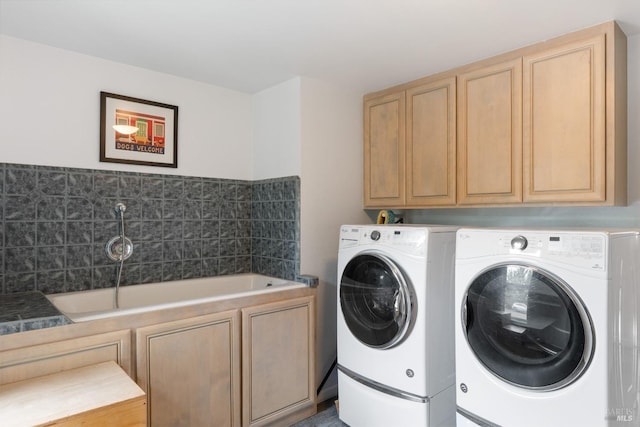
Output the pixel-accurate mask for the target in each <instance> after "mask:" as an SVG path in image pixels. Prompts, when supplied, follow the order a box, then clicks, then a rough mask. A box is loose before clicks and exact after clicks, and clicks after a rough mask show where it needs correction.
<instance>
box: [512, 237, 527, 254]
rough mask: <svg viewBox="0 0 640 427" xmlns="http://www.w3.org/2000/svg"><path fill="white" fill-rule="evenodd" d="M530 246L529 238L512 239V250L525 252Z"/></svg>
mask: <svg viewBox="0 0 640 427" xmlns="http://www.w3.org/2000/svg"><path fill="white" fill-rule="evenodd" d="M528 244H529V242H527V238H526V237H524V236H516V237H514V238H513V239H511V248H512V249H516V250H518V251H524V250H525V249H526V248H527V245H528Z"/></svg>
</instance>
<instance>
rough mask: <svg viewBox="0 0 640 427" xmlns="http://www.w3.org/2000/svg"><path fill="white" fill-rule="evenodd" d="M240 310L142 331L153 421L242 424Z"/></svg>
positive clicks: (142, 365)
mask: <svg viewBox="0 0 640 427" xmlns="http://www.w3.org/2000/svg"><path fill="white" fill-rule="evenodd" d="M239 329H240V328H239V313H238V311H237V310H233V311H227V312H222V313H216V314H211V315H206V316H200V317H195V318H191V319H185V320H178V321H173V322H167V323H161V324H157V325H153V326H148V327H143V328H139V329H137V330H136V350H137V364H138V365H137V367H138V369H137V373H138V384H139V385H140V387H141V388H142V389H143V390H144V391H145V392H146V393H147V406H148V423H149V425H150V426H153V427H158V426H239V425H240V364H239V362H240V354H239V350H240V347H239V345H240V343H239V338H238V337H239V332H240V330H239Z"/></svg>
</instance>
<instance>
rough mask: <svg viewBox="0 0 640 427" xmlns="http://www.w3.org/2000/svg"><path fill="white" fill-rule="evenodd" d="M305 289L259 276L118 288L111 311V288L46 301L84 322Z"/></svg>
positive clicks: (62, 294)
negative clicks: (116, 300) (117, 297)
mask: <svg viewBox="0 0 640 427" xmlns="http://www.w3.org/2000/svg"><path fill="white" fill-rule="evenodd" d="M306 286H307V285H305V284H304V283H299V282H292V281H288V280H283V279H276V278H273V277H268V276H263V275H260V274H236V275H230V276H216V277H205V278H199V279H187V280H176V281H171V282H161V283H150V284H142V285H130V286H121V287H120V292H119V293H120V296H119V302H120V304H119V308H115V303H114V301H115V288H106V289H94V290H90V291H78V292H67V293H61V294H50V295H47V298H48V299H49V301H51V302H52V303H53V305H54V306H55V307H56V308H57V309H58V310H60V312H62V314H64V315H65V316H66V317H67V318H69V320H71V321H73V322H85V321H88V320H97V319H104V318H108V317H115V316H124V315H129V314H136V313H144V312H148V311H153V310H159V309H166V308H175V307H184V306H188V305H193V304H201V303H207V302H213V301H219V300H224V299H231V298H236V297H241V296H250V295H255V294H261V293H265V292H279V291H283V290H288V289H295V288H304V287H306Z"/></svg>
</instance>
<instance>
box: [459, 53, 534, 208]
mask: <svg viewBox="0 0 640 427" xmlns="http://www.w3.org/2000/svg"><path fill="white" fill-rule="evenodd" d="M521 112H522V61H521V59H520V58H517V59H514V60H510V61H506V62H502V63H498V64H490V65H486V66H482V67H480V68H478V69H474V70H472V71H468V72H464V73H461V74H460V75H459V76H458V115H457V120H458V202H459V204H461V205H475V204H494V203H519V202H521V201H522V125H521V124H522V119H521V117H522V114H521Z"/></svg>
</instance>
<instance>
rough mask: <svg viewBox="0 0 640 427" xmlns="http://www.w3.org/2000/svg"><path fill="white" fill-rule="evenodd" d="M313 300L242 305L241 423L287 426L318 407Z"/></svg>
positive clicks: (304, 299)
mask: <svg viewBox="0 0 640 427" xmlns="http://www.w3.org/2000/svg"><path fill="white" fill-rule="evenodd" d="M314 301H315V299H314V297H304V298H297V299H293V300H288V301H280V302H275V303H270V304H264V305H259V306H255V307H249V308H246V309H243V310H242V402H243V405H242V406H243V410H242V412H243V414H242V421H243V422H242V424H243V425H244V426H261V425H270V424H273V423H275V424H276V425H290V424H292V423H294V422H296V421H298V420H301V419H303V418H306V417H309V416H311V415H313V414H315V412H316V403H315V399H316V396H315V394H316V390H315V381H314V378H315V302H314Z"/></svg>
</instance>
